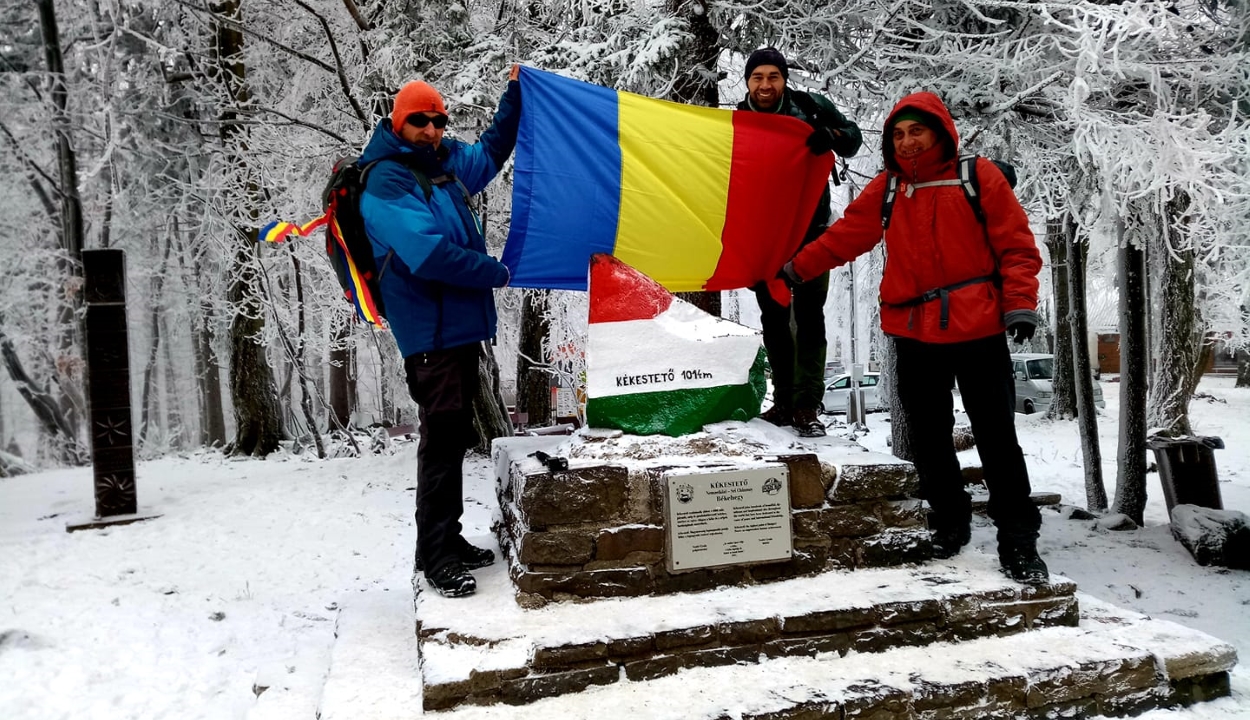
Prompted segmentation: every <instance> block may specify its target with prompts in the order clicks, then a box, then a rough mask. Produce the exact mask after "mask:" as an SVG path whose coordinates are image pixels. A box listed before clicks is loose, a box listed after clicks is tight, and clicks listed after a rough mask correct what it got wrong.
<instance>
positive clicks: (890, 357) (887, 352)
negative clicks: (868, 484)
mask: <svg viewBox="0 0 1250 720" xmlns="http://www.w3.org/2000/svg"><path fill="white" fill-rule="evenodd" d="M882 348H883V350H884V352H883V353H882V354H881V355H882V357H881V380H880V384H881V388H880V393H881V396H882V398H883V399H884V400H885V403H886V407H888V408H889V409H890V450H891V452H893V453H894V457H896V458H899V459H900V460H907V461H908V462H911V461H912V460H915V459H916V455H915V452H914V451H913V450H912V447H913V445H914V444H915V443H914V442H913V441H912V429H911V426H912V423H911V418H910V417H908V415H907V414H906V413H905V412H903V403H901V402H899V400H898V353H897V352H895V349H894V341H893V340H890V339H888V338H887V339H886V341H885V343H883V345H882Z"/></svg>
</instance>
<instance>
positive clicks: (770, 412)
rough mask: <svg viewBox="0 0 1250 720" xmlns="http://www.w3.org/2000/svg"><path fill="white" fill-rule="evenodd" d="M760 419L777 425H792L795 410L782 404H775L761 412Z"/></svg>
mask: <svg viewBox="0 0 1250 720" xmlns="http://www.w3.org/2000/svg"><path fill="white" fill-rule="evenodd" d="M760 420H763V421H764V422H770V423H772V424H773V425H776V426H777V427H790V426H791V425H793V424H794V411H792V410H791V409H790V408H788V407H784V406H782V405H773V406H772V407H770V408H769V409H767V410H765V411H764V412H762V413H760Z"/></svg>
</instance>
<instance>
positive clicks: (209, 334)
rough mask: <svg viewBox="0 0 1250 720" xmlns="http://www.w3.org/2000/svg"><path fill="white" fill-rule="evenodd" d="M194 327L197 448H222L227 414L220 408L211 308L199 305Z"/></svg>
mask: <svg viewBox="0 0 1250 720" xmlns="http://www.w3.org/2000/svg"><path fill="white" fill-rule="evenodd" d="M195 324H196V327H195V387H196V393H197V395H196V396H197V399H198V400H199V409H200V444H201V445H207V446H208V447H224V446H225V444H226V414H225V411H224V409H223V408H222V404H221V369H220V364H219V361H218V359H217V351H216V350H214V349H213V341H214V336H213V316H212V306H211V305H210V304H209V303H207V302H201V303H200V312H199V316H198V317H197V318H196V323H195Z"/></svg>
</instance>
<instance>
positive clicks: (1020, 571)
mask: <svg viewBox="0 0 1250 720" xmlns="http://www.w3.org/2000/svg"><path fill="white" fill-rule="evenodd" d="M998 561H999V562H1000V563H1001V564H1002V566H1003V572H1005V573H1007V576H1008V577H1010V578H1011V579H1012V580H1015V581H1016V582H1018V583H1024V584H1025V585H1046V584H1048V583H1049V582H1050V571H1049V570H1047V569H1046V563H1045V562H1043V561H1042V558H1041V556H1039V555H1038V554H1037V546H1036V545H1035V544H1032V543H1030V544H1027V545H1006V546H1004V545H1002V544H1001V543H1000V544H999V546H998Z"/></svg>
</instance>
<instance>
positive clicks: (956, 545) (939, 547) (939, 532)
mask: <svg viewBox="0 0 1250 720" xmlns="http://www.w3.org/2000/svg"><path fill="white" fill-rule="evenodd" d="M931 537H932V543H933V557H934V558H935V559H937V560H946V559H948V558H953V557H955V556H956V555H958V554H959V551H960V550H963V548H964V545H967V544H968V543H969V542H970V541H971V540H972V528H971V527H969V526H968V525H967V524H963V525H957V526H956V527H954V528H939V529H936V530H934V531H932V533H931Z"/></svg>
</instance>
